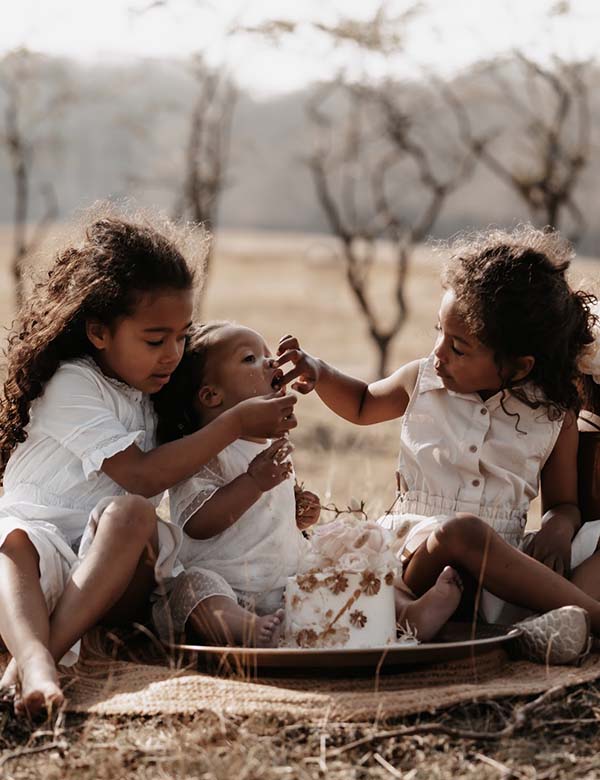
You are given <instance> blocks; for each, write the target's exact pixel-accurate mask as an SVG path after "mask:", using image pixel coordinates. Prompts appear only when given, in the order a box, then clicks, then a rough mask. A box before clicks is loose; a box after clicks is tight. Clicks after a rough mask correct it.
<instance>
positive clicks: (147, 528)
mask: <svg viewBox="0 0 600 780" xmlns="http://www.w3.org/2000/svg"><path fill="white" fill-rule="evenodd" d="M155 550H156V514H155V512H154V507H153V506H152V504H150V502H149V501H146V499H144V498H141V497H140V496H121V497H119V498H115V499H114V501H112V502H111V503H110V504H109V505H108V507H107V508H106V509H105V510H104V512H103V513H102V517H101V518H100V521H99V523H98V528H97V530H96V535H95V537H94V540H93V542H92V544H91V546H90V549H89V550H88V552H87V553H86V555H85V557H84V558H83V560H82V561H81V563H80V565H79V566H78V568H77V569H76V570H75V572H74V573H73V576H72V577H71V579H70V580H69V582H68V584H67V587H66V588H65V590H64V593H63V594H62V596H61V598H60V599H59V601H58V604H57V605H56V608H55V610H54V612H53V613H52V617H51V619H50V641H49V649H50V652H51V653H52V656H53V658H54V659H55V660H56V661H59V660H60V659H61V658H62V656H63V655H64V654H65V653H66V651H67V650H68V649H69V648H70V647H71V646H72V645H73V644H74V643H75V642H76V641H77V640H78V639H79V638H80V637H82V636H83V634H85V632H86V631H87V630H88V629H89V628H91V627H92V626H94V625H96V623H98V622H99V621H100V620H102V618H104V617H106V619H110V620H115V621H116V622H121V621H126V620H131V619H135V618H136V617H138V619H139V615H140V613H143V612H144V610H145V607H146V606H147V603H148V598H149V596H150V593H151V591H152V589H153V588H154V585H155V581H154V559H155V554H154V553H155Z"/></svg>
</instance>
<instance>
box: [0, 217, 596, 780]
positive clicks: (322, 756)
mask: <svg viewBox="0 0 600 780" xmlns="http://www.w3.org/2000/svg"><path fill="white" fill-rule="evenodd" d="M9 240H10V235H9V233H8V231H6V230H4V231H2V230H0V323H3V324H6V325H7V324H8V323H9V322H10V319H11V317H12V297H11V283H10V275H9V272H8V258H9ZM2 260H3V262H2ZM442 260H443V255H435V254H432V253H431V252H430V251H428V250H422V251H420V252H419V253H418V255H417V257H416V258H415V261H414V263H413V268H412V271H411V273H410V276H409V279H408V302H409V307H410V316H409V318H408V321H407V323H406V325H405V327H404V329H403V330H402V332H401V334H400V336H399V338H398V339H397V341H396V344H395V346H394V349H393V354H392V359H391V365H390V368H393V367H394V366H396V365H399V364H400V363H401V362H405V361H407V360H410V359H414V358H416V357H419V356H422V355H425V354H427V352H428V351H429V349H430V347H431V345H432V343H433V340H434V331H433V327H434V324H435V320H436V311H437V305H438V299H439V290H440V288H439V282H438V274H439V269H440V264H441V262H442ZM376 271H377V274H376V276H377V285H376V289H375V291H374V293H373V294H374V299H375V300H377V301H378V307H379V309H380V311H381V314H382V316H383V317H386V316H387V317H389V316H390V315H391V296H390V291H391V287H392V281H393V266H392V264H391V262H390V258H389V255H387V256H386V257H384V259H383V260H382V261H380V262H379V263H378V266H377V268H376ZM597 275H598V274H597V273H596V271H595V265H594V261H591V260H580V261H578V263H577V266H576V269H575V273H574V276H575V277H577V278H580V277H585V278H591V279H593V278H594V276H597ZM202 314H203V316H204V317H207V318H213V317H218V318H227V319H233V320H236V321H238V322H240V323H243V324H245V325H248V326H250V327H253V328H255V329H257V330H259V331H260V332H262V333H263V334H264V335H265V337H266V338H267V341H268V342H269V343H271V344H273V345H275V344H276V343H277V340H278V339H279V337H280V336H281V335H282V334H284V333H288V332H289V333H294V334H295V335H297V336H298V337H299V339H300V341H301V343H302V344H303V345H304V346H305V347H306V348H307V349H308V350H309V351H312V352H314V353H316V354H318V355H320V356H321V357H323V358H325V359H326V360H329V361H331V362H333V363H334V364H336V365H337V366H339V367H340V368H342V369H344V370H346V371H350V372H352V373H354V374H356V375H358V376H361V377H364V378H371V377H372V375H373V370H374V366H375V365H376V359H375V353H374V351H373V349H372V347H370V345H369V341H368V337H367V333H366V327H365V325H364V323H363V322H362V320H361V318H360V316H359V315H358V314H357V308H356V305H355V302H354V301H353V299H352V297H351V295H350V293H349V291H348V290H347V288H346V285H345V281H344V274H343V267H342V264H341V261H340V259H339V258H338V256H337V254H336V249H335V245H334V243H333V242H332V241H331V240H330V239H327V238H324V237H319V236H306V235H297V236H293V235H285V236H284V235H278V234H265V233H263V234H259V233H257V234H248V233H235V232H229V233H226V234H224V235H223V236H222V237H221V239H220V240H219V242H218V244H217V247H216V255H215V258H214V263H213V268H212V272H211V275H210V279H209V284H208V290H207V295H206V299H205V303H204V305H203V310H202ZM297 408H298V418H299V421H300V425H299V428H298V429H297V431H295V432H294V434H293V437H292V438H293V441H294V443H295V446H296V452H295V463H296V470H297V473H298V476H299V478H300V479H301V480H302V481H304V482H305V483H306V486H307V487H308V488H310V489H312V490H315V491H316V492H318V493H319V495H320V496H321V499H322V503H323V504H324V505H328V504H332V505H333V504H335V505H337V506H339V507H344V506H346V505H347V504H348V503H349V502H350V500H351V499H352V498H356V499H359V500H365V501H366V507H367V512H368V514H369V515H370V516H371V517H376V516H378V515H379V514H380V513H381V512H383V511H385V509H387V508H388V507H389V506H390V505H391V504H392V503H393V500H394V488H395V480H394V470H395V458H396V441H397V437H398V434H399V429H398V423H388V424H384V425H380V426H374V427H372V428H369V429H360V428H354V427H352V426H350V425H349V424H348V423H346V422H344V421H343V420H338V419H337V418H335V417H334V416H333V415H332V414H331V413H329V412H328V411H327V410H326V409H324V407H323V406H322V405H321V404H320V402H319V401H318V399H317V398H316V397H308V398H301V399H300V401H299V403H298V405H297ZM538 517H539V511H537V510H535V509H534V510H533V511H532V513H531V517H530V525H533V526H535V525H536V523H537V518H538ZM523 704H524V703H523V702H522V701H517V700H514V701H503V702H487V703H480V704H473V705H469V706H464V705H463V706H460V707H455V708H453V709H450V710H447V711H445V712H443V713H440V714H438V715H436V716H432V717H421V718H416V719H415V718H411V719H408V720H407V719H404V720H403V721H402V722H400V723H375V724H374V723H361V724H356V723H353V724H346V723H324V724H321V725H319V726H318V727H317V726H314V727H309V726H306V725H305V724H302V723H294V722H290V720H289V719H288V718H287V716H286V713H283V712H282V713H281V715H280V717H279V718H277V719H265V718H245V719H241V718H240V719H233V718H225V717H222V716H221V715H219V714H218V713H216V714H215V713H210V712H199V713H198V714H197V715H196V716H195V717H193V718H188V717H186V718H173V717H168V718H166V717H164V718H141V717H140V718H128V719H115V718H96V717H91V718H82V717H79V716H68V717H66V718H64V719H63V718H58V719H57V720H55V721H54V722H52V723H43V724H29V723H27V722H23V721H17V720H15V718H14V716H13V715H12V712H11V709H10V705H9V703H8V702H0V777H7V778H34V777H35V778H37V777H40V778H46V779H47V780H54V779H55V778H56V779H57V780H58V778H65V779H67V778H77V779H78V780H86V779H87V778H90V779H91V778H99V779H100V778H125V777H128V778H129V777H131V778H135V777H144V778H145V780H154V778H156V779H157V780H158V779H159V778H160V780H164V779H165V778H177V780H183V778H205V779H206V780H213V779H214V780H225V779H226V778H227V779H229V778H239V779H240V780H246V778H247V779H248V780H250V779H252V780H254V779H256V780H259V779H260V780H275V779H276V778H277V779H278V778H294V779H295V778H299V779H303V778H327V777H331V778H339V779H340V780H351V779H354V778H356V780H361V779H362V778H391V777H396V778H405V780H429V779H430V778H450V777H454V778H462V777H465V778H467V777H469V778H470V777H474V778H498V777H501V778H509V777H515V778H538V779H541V778H551V779H554V778H566V777H569V778H573V777H577V778H596V777H600V757H599V755H600V754H599V752H598V746H600V688H598V687H597V686H595V685H588V686H584V687H580V688H578V689H575V690H574V691H570V692H569V691H561V692H559V693H558V694H557V695H556V696H555V697H553V698H550V699H544V700H542V701H540V702H537V703H536V704H535V706H533V707H531V708H530V709H527V708H526V709H525V710H523V709H522V708H523ZM432 724H433V725H432ZM406 728H410V729H412V731H411V732H410V733H409V734H406V735H402V734H401V733H394V734H390V733H388V732H398V731H399V730H400V729H406ZM466 732H478V734H475V735H473V734H470V735H467V733H466ZM499 733H501V734H503V735H504V736H502V737H499ZM357 740H362V741H361V742H360V744H358V745H357V746H356V747H354V748H348V745H350V743H353V742H355V741H357Z"/></svg>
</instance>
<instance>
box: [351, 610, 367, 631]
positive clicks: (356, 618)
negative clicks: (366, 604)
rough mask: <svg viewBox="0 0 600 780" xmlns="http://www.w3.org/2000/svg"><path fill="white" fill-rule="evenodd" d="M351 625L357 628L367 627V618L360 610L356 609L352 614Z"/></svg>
mask: <svg viewBox="0 0 600 780" xmlns="http://www.w3.org/2000/svg"><path fill="white" fill-rule="evenodd" d="M350 623H351V624H352V625H353V626H354V627H355V628H364V627H365V626H366V625H367V616H366V615H365V613H364V612H361V611H360V609H355V610H354V612H351V613H350Z"/></svg>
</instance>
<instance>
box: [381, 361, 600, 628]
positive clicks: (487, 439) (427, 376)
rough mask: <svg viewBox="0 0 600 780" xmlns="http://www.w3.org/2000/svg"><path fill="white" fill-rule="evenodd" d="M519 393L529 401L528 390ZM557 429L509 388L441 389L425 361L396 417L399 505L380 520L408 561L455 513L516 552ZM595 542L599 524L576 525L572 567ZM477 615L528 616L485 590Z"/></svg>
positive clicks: (488, 617)
mask: <svg viewBox="0 0 600 780" xmlns="http://www.w3.org/2000/svg"><path fill="white" fill-rule="evenodd" d="M524 389H525V391H526V392H527V393H528V395H529V396H530V397H532V398H535V388H534V387H533V386H532V385H526V386H525V387H524ZM561 426H562V418H561V419H558V420H550V419H549V417H548V415H547V413H546V408H545V407H544V406H538V407H537V408H531V407H530V406H528V405H527V404H525V403H523V402H522V401H520V400H519V399H518V398H516V397H515V396H514V395H512V394H511V393H510V392H507V391H505V392H504V393H502V392H499V393H497V394H496V395H494V396H492V397H491V398H488V399H487V400H485V401H482V399H481V397H480V396H479V395H478V394H476V393H473V394H461V393H455V392H452V391H451V390H447V389H446V388H445V387H444V384H443V382H442V380H441V378H440V377H439V376H438V375H437V374H436V372H435V369H434V356H433V354H432V355H430V356H429V357H428V358H425V359H423V360H422V361H421V364H420V366H419V374H418V379H417V383H416V385H415V389H414V391H413V394H412V396H411V399H410V401H409V404H408V407H407V409H406V412H405V414H404V417H403V419H402V427H401V434H400V454H399V459H398V502H397V504H396V507H395V512H394V513H393V514H389V515H387V516H385V517H383V518H381V520H380V523H381V524H382V525H383V526H385V527H387V528H390V529H392V530H394V531H396V532H397V533H399V536H400V537H401V539H400V540H399V550H400V554H401V555H402V556H403V557H405V558H406V557H408V556H409V555H410V554H411V553H413V552H414V551H415V550H416V549H417V548H418V547H419V546H420V545H421V544H422V543H423V542H424V541H425V540H426V539H427V537H428V536H429V534H431V533H432V532H433V531H435V530H436V528H438V527H439V526H440V525H441V523H442V522H443V521H444V520H446V519H447V518H448V517H451V516H453V515H455V514H456V513H457V512H467V513H469V514H473V515H476V516H477V517H480V518H481V519H482V520H484V521H485V522H486V523H488V524H489V525H490V526H491V527H492V528H493V529H494V530H495V531H496V532H497V533H498V534H499V535H500V536H501V537H502V538H503V539H504V540H505V541H507V542H508V543H509V544H511V545H513V546H515V547H519V546H520V545H521V544H522V542H523V536H524V533H525V524H526V522H527V510H528V508H529V504H530V502H531V500H532V499H533V498H535V496H536V495H537V493H538V489H539V478H540V472H541V470H542V468H543V467H544V465H545V463H546V460H547V459H548V457H549V456H550V454H551V452H552V450H553V448H554V445H555V443H556V440H557V438H558V435H559V433H560V429H561ZM402 537H403V538H402ZM599 538H600V521H595V522H591V523H586V524H585V525H584V526H583V527H582V529H581V530H580V531H579V532H578V534H577V536H576V537H575V539H574V540H573V547H572V557H571V566H572V567H573V568H574V567H576V566H577V565H579V564H580V563H581V562H582V561H583V560H585V559H586V558H587V557H589V556H590V555H591V554H592V553H593V552H594V551H595V549H596V546H597V544H598V539H599ZM481 611H482V615H483V617H484V618H485V619H486V620H488V621H489V622H502V623H510V622H514V621H515V620H518V619H520V618H521V617H523V616H524V615H526V614H530V613H529V612H528V611H526V610H523V609H522V608H519V607H515V606H514V605H511V604H506V602H504V601H502V600H501V599H499V598H496V597H495V596H493V595H492V594H491V593H489V592H487V591H484V593H483V595H482V601H481Z"/></svg>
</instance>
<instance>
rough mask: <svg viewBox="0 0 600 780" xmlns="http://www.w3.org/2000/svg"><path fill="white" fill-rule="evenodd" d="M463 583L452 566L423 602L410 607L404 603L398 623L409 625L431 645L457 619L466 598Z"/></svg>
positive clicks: (411, 603) (419, 599) (427, 593)
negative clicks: (446, 626) (454, 618)
mask: <svg viewBox="0 0 600 780" xmlns="http://www.w3.org/2000/svg"><path fill="white" fill-rule="evenodd" d="M462 587H463V586H462V582H461V579H460V577H459V576H458V574H457V573H456V572H455V571H454V569H453V568H452V567H450V566H446V567H445V568H444V570H443V571H442V573H441V574H440V576H439V577H438V578H437V581H436V583H435V585H434V586H433V587H432V588H430V589H429V590H428V591H427V592H426V593H424V594H423V595H422V596H421V597H420V598H418V599H416V600H415V601H411V602H409V603H408V604H407V603H406V602H402V604H401V607H400V610H399V614H398V622H400V623H405V622H408V624H409V625H410V626H411V627H412V629H413V630H414V631H415V632H416V635H417V639H419V640H420V641H421V642H428V641H429V640H430V639H433V637H434V636H435V635H436V634H437V632H438V631H439V630H440V628H442V626H443V625H445V623H446V622H447V620H448V619H449V618H450V617H451V616H452V615H453V613H454V611H455V610H456V608H457V607H458V605H459V603H460V599H461V596H462Z"/></svg>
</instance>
